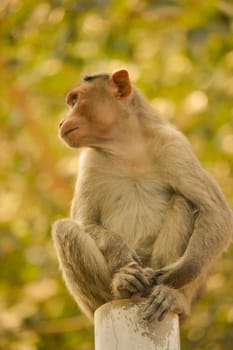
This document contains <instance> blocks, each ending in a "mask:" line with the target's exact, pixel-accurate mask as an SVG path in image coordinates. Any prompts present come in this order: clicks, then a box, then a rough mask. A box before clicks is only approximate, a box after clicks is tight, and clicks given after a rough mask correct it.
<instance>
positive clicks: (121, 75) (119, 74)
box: [110, 69, 132, 98]
mask: <svg viewBox="0 0 233 350" xmlns="http://www.w3.org/2000/svg"><path fill="white" fill-rule="evenodd" d="M110 79H111V80H112V81H113V82H114V83H115V85H116V86H117V96H118V97H119V98H124V97H128V96H129V95H130V93H131V91H132V87H131V84H130V80H129V73H128V71H127V70H126V69H120V70H117V71H116V72H114V73H112V75H111V78H110Z"/></svg>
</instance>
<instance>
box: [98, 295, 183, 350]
mask: <svg viewBox="0 0 233 350" xmlns="http://www.w3.org/2000/svg"><path fill="white" fill-rule="evenodd" d="M142 311H143V305H142V301H137V302H133V301H132V300H126V299H125V300H115V301H113V302H110V303H107V304H105V305H102V306H101V307H100V308H99V309H98V310H96V312H95V350H180V338H179V321H178V316H177V315H175V314H169V315H167V317H165V319H164V320H163V321H161V322H159V321H154V322H151V323H150V322H147V321H145V320H143V313H142Z"/></svg>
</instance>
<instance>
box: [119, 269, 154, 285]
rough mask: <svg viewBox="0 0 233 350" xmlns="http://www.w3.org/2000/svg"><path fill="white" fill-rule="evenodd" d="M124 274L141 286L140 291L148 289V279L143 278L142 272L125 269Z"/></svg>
mask: <svg viewBox="0 0 233 350" xmlns="http://www.w3.org/2000/svg"><path fill="white" fill-rule="evenodd" d="M124 273H125V274H127V275H128V276H133V277H134V278H135V279H136V280H137V281H138V282H139V283H140V284H141V285H142V287H141V288H140V290H142V289H144V288H145V287H150V285H151V283H150V281H149V279H148V278H147V277H146V276H144V273H143V270H139V269H134V268H126V269H124Z"/></svg>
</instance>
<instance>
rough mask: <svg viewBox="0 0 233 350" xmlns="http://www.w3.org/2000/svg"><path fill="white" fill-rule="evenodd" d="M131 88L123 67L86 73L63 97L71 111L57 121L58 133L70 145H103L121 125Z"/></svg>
mask: <svg viewBox="0 0 233 350" xmlns="http://www.w3.org/2000/svg"><path fill="white" fill-rule="evenodd" d="M131 91H132V86H131V84H130V81H129V74H128V72H127V70H125V69H121V70H118V71H116V72H114V73H113V74H106V73H102V74H96V75H92V76H86V77H85V78H84V80H83V81H82V82H81V83H80V84H79V85H77V86H76V87H75V88H74V89H73V90H71V91H70V92H69V93H68V95H67V97H66V102H67V104H68V105H69V107H70V111H69V112H68V114H67V116H66V117H65V118H64V119H63V120H62V121H61V122H60V124H59V135H60V137H61V138H62V139H63V140H64V141H65V143H66V144H67V145H68V146H70V147H74V148H77V147H94V148H104V147H105V145H107V144H108V143H110V142H111V140H113V139H115V138H116V137H117V134H118V132H119V133H120V130H122V129H123V128H124V123H125V122H126V120H127V116H128V114H129V113H127V104H128V103H127V101H128V98H129V97H130V95H131Z"/></svg>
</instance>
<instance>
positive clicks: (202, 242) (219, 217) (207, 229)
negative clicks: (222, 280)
mask: <svg viewBox="0 0 233 350" xmlns="http://www.w3.org/2000/svg"><path fill="white" fill-rule="evenodd" d="M160 161H161V169H163V176H164V179H165V181H167V183H168V184H169V186H171V187H172V188H173V190H174V191H175V192H177V193H181V194H182V196H184V197H185V198H187V199H188V200H189V201H190V202H191V203H192V204H193V205H194V206H195V207H196V208H197V211H198V215H197V218H196V221H195V225H194V230H193V233H192V236H191V238H190V240H189V244H188V246H187V249H186V251H185V253H184V255H183V256H182V257H181V258H180V259H179V260H178V261H177V262H175V263H173V264H171V265H169V266H167V267H165V268H163V269H161V270H159V271H158V272H157V276H158V278H157V282H158V283H163V284H168V285H170V286H172V287H175V288H180V287H182V286H184V285H185V284H187V283H189V282H191V281H192V280H194V279H195V278H196V277H197V276H198V275H200V274H201V273H202V272H203V271H207V270H208V269H209V267H210V266H211V264H212V263H213V262H214V261H215V260H216V258H217V257H218V256H219V255H220V254H221V253H222V252H223V250H224V249H225V248H226V247H227V246H228V244H229V243H230V240H231V238H232V230H233V217H232V211H231V209H230V208H229V206H228V204H227V202H226V200H225V198H224V195H223V193H222V191H221V189H220V188H219V186H218V184H217V183H216V182H215V180H214V179H213V178H212V177H211V176H210V175H209V174H208V173H207V172H206V171H205V170H204V169H203V168H202V167H201V165H200V164H199V162H198V160H197V158H196V156H195V155H194V154H193V152H192V150H191V147H190V145H189V144H188V143H187V141H186V139H183V138H181V139H180V140H179V139H178V140H177V141H175V142H174V143H173V144H170V145H169V146H168V147H167V149H166V155H163V157H161V160H160Z"/></svg>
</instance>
